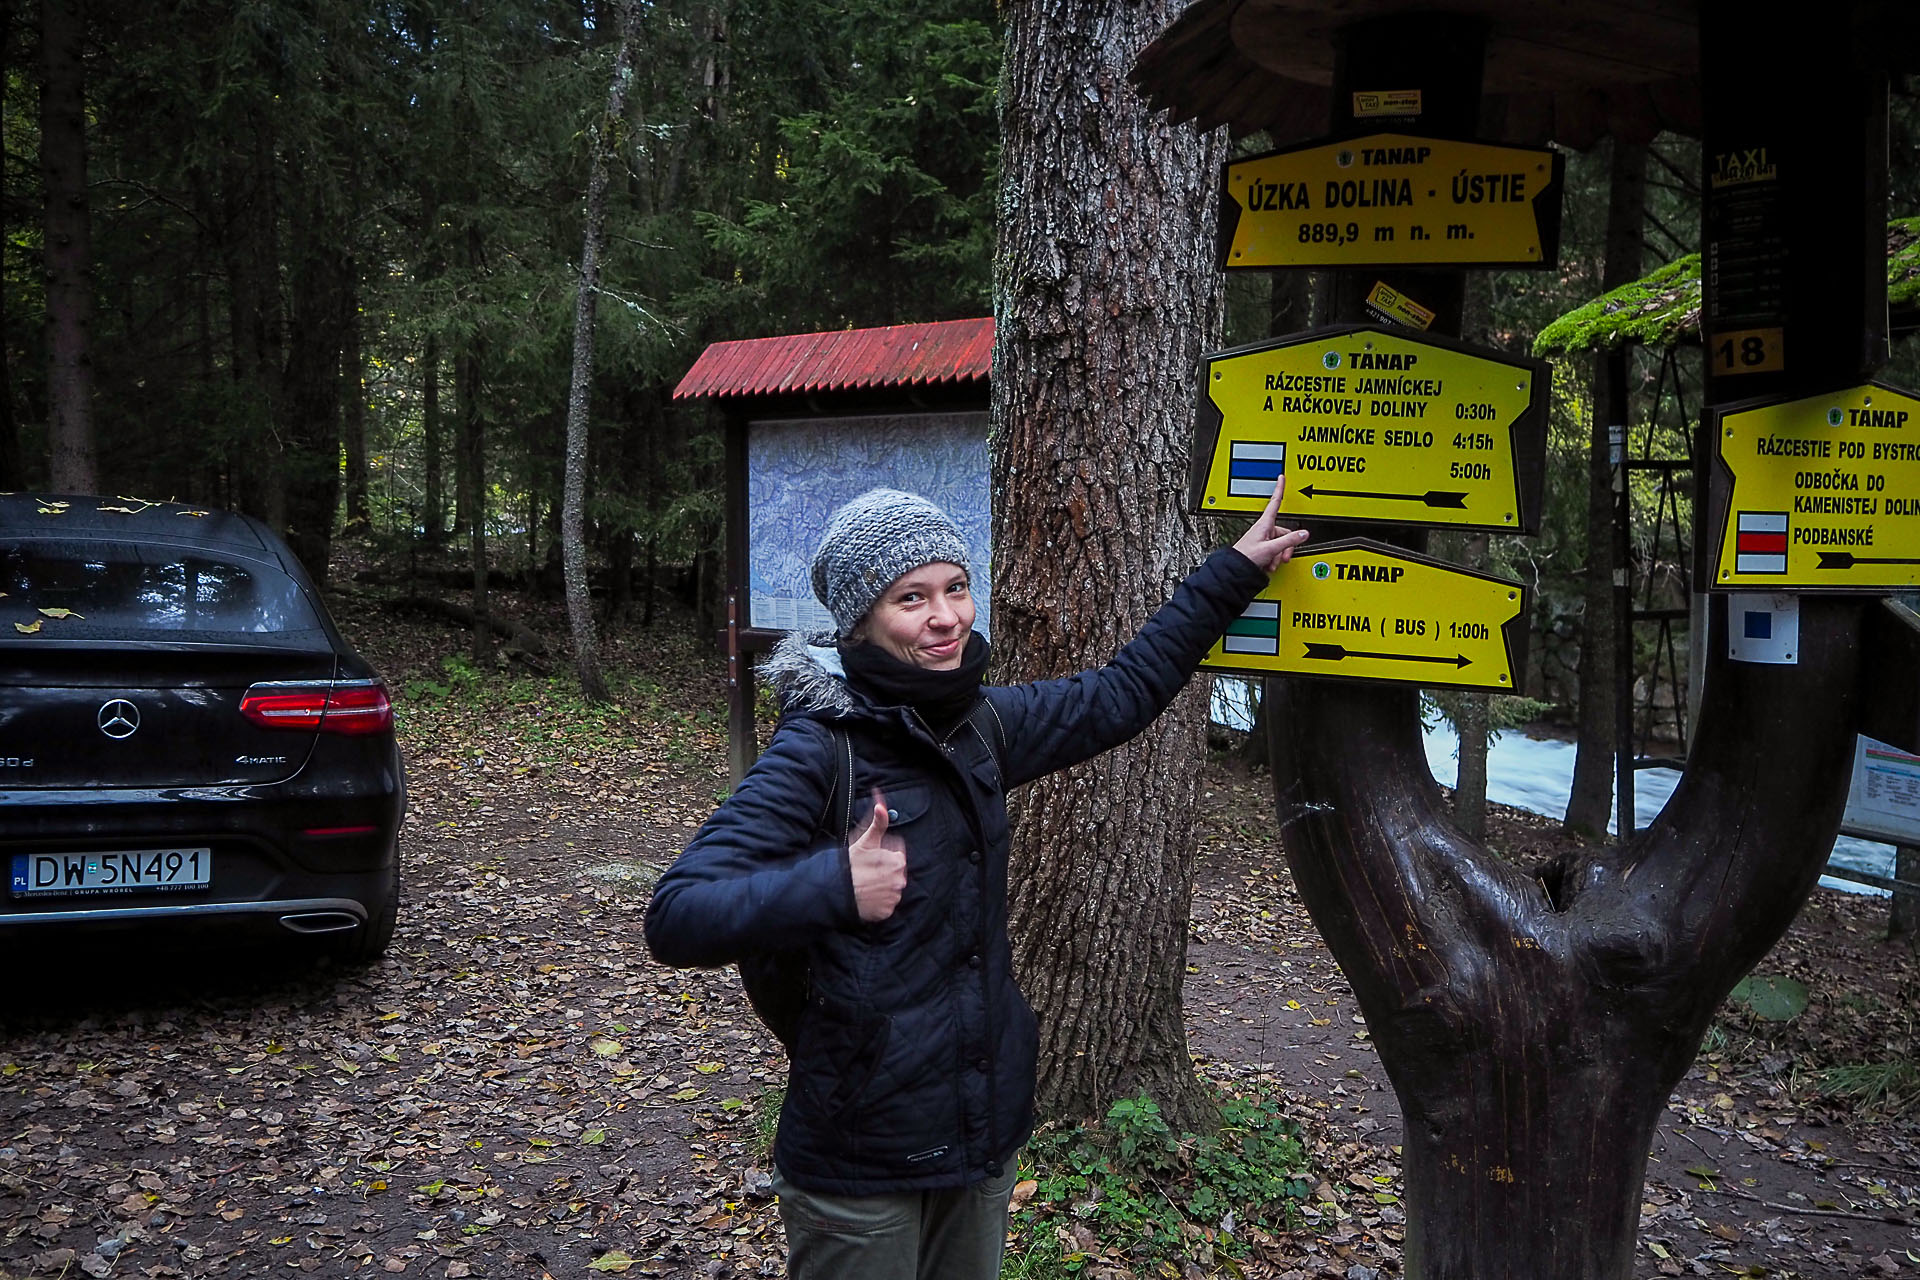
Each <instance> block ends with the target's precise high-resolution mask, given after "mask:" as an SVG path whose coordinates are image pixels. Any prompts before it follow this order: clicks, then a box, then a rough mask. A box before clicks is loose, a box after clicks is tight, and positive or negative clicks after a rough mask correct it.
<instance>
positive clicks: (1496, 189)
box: [1222, 134, 1560, 268]
mask: <svg viewBox="0 0 1920 1280" xmlns="http://www.w3.org/2000/svg"><path fill="white" fill-rule="evenodd" d="M1559 172H1560V161H1559V160H1558V158H1557V157H1556V156H1555V154H1554V153H1553V152H1551V151H1546V150H1537V149H1532V148H1523V147H1501V146H1494V145H1492V144H1488V143H1479V142H1455V141H1449V140H1446V139H1438V138H1415V137H1410V136H1406V135H1401V134H1375V135H1372V136H1370V137H1364V138H1355V139H1351V140H1348V141H1343V142H1334V143H1324V144H1319V145H1310V146H1307V147H1303V148H1293V149H1291V150H1287V151H1279V152H1274V153H1272V154H1269V155H1264V156H1255V157H1252V158H1250V159H1246V160H1236V161H1233V162H1231V163H1229V164H1228V165H1227V171H1226V173H1227V179H1226V195H1227V198H1226V201H1225V202H1224V204H1223V207H1222V216H1223V217H1224V218H1226V219H1227V221H1228V225H1229V228H1230V234H1229V236H1228V241H1229V243H1228V247H1227V254H1226V260H1225V263H1224V265H1225V266H1227V267H1228V268H1243V267H1312V266H1360V265H1369V264H1377V265H1388V264H1419V263H1434V264H1446V263H1460V264H1467V263H1479V264H1508V265H1514V266H1546V265H1550V264H1551V262H1552V260H1553V258H1554V257H1555V254H1556V251H1557V248H1558V245H1557V240H1558V229H1559V184H1558V182H1557V180H1556V179H1557V177H1558V174H1559Z"/></svg>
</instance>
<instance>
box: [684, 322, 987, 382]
mask: <svg viewBox="0 0 1920 1280" xmlns="http://www.w3.org/2000/svg"><path fill="white" fill-rule="evenodd" d="M992 367H993V320H992V319H991V318H987V319H981V320H943V321H940V322H939V323H937V324H896V325H891V326H889V327H887V328H884V329H842V330H839V331H836V332H833V333H790V334H783V335H782V336H780V337H777V338H749V339H745V340H743V341H740V342H716V343H714V344H713V345H712V346H710V347H708V348H707V349H706V350H705V351H702V352H701V353H700V358H699V359H698V360H696V361H694V362H693V368H691V369H689V370H687V376H686V377H684V378H682V379H680V385H679V386H677V387H675V388H674V389H673V398H674V399H675V400H695V399H699V398H701V397H703V396H705V397H712V398H714V399H726V398H729V397H735V398H744V397H747V396H780V395H804V394H807V393H810V392H818V391H859V390H865V389H868V388H873V387H925V386H935V385H938V384H941V383H961V382H984V381H985V380H986V378H987V375H988V373H989V372H990V371H991V369H992Z"/></svg>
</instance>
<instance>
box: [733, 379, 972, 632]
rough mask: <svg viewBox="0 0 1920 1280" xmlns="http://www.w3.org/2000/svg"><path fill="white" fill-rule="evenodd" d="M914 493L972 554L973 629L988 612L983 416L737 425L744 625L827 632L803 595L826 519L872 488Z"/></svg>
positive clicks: (809, 591) (826, 616) (825, 616)
mask: <svg viewBox="0 0 1920 1280" xmlns="http://www.w3.org/2000/svg"><path fill="white" fill-rule="evenodd" d="M881 485H885V486H887V487H889V488H894V489H905V490H906V491H908V492H909V493H917V494H919V495H921V496H922V497H924V498H926V499H928V500H929V501H931V502H932V503H933V504H934V505H935V506H938V507H939V508H940V509H941V510H943V511H945V512H946V513H947V514H948V515H949V516H951V517H953V521H954V523H955V524H956V525H958V526H959V528H960V532H961V534H962V536H964V537H965V538H966V540H967V547H968V550H970V551H971V552H972V553H973V598H974V605H975V609H976V611H977V618H976V621H975V622H974V628H975V629H976V630H978V631H979V632H980V633H981V634H983V635H984V634H987V633H988V628H989V624H990V623H991V620H992V613H993V584H992V573H991V568H990V564H989V561H990V559H991V554H992V548H991V546H990V544H989V530H990V527H991V525H992V511H991V507H990V503H989V501H988V494H989V493H990V491H991V487H990V485H989V482H988V477H987V415H986V414H985V413H966V412H962V413H903V414H873V415H859V416H847V417H837V418H758V419H755V420H753V421H752V422H749V423H748V424H747V605H748V614H747V619H746V621H747V623H748V625H750V626H753V627H758V628H765V629H768V630H775V631H804V632H808V633H814V632H820V631H831V630H833V615H832V614H830V613H828V612H827V611H826V609H825V608H824V607H823V606H822V605H821V604H820V602H819V601H818V600H816V599H815V598H814V595H813V580H812V577H811V572H812V564H813V553H814V549H815V548H816V547H818V546H819V544H820V535H821V534H822V533H823V532H825V530H826V527H827V518H828V517H829V516H831V515H832V514H833V512H834V510H835V508H837V507H839V506H840V504H841V503H843V502H845V501H847V500H848V499H849V498H853V497H856V496H858V495H859V494H862V493H865V492H866V491H867V490H869V489H872V488H875V487H877V486H881Z"/></svg>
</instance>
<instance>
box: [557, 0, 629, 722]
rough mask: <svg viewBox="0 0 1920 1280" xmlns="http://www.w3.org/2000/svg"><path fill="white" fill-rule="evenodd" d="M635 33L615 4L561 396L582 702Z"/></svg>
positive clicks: (600, 696) (570, 587)
mask: <svg viewBox="0 0 1920 1280" xmlns="http://www.w3.org/2000/svg"><path fill="white" fill-rule="evenodd" d="M639 31H640V6H639V3H638V0H621V3H620V49H619V52H618V53H616V54H615V55H614V59H613V84H612V85H611V87H609V88H608V90H607V110H606V114H605V115H604V116H602V117H601V119H600V120H599V122H598V123H596V124H594V125H593V126H592V127H590V128H589V129H588V130H587V148H588V151H589V154H590V165H589V168H588V173H587V217H586V234H585V235H584V236H583V237H582V241H583V243H582V245H581V249H580V287H579V291H578V293H577V295H576V296H575V299H574V309H573V382H572V385H571V386H570V387H569V389H568V392H567V479H566V489H565V497H564V498H563V500H562V506H561V515H560V559H561V563H562V565H563V567H564V569H565V572H566V582H567V621H568V623H569V624H570V625H571V626H572V629H573V669H574V671H575V672H576V673H577V674H578V675H579V677H580V692H581V693H582V694H584V695H585V696H586V698H587V701H589V702H605V701H606V700H607V678H606V676H605V675H604V674H603V673H602V672H601V670H600V641H599V638H598V637H597V636H596V635H595V634H594V618H593V601H592V599H591V598H590V597H589V596H588V594H587V543H586V529H585V523H586V515H585V512H586V495H587V426H588V417H589V410H590V409H591V408H592V403H593V320H594V310H595V308H596V307H597V306H598V305H599V302H600V246H601V243H602V241H603V240H604V239H605V237H606V222H607V168H608V165H609V163H610V162H611V159H612V157H611V155H610V153H611V152H613V151H615V150H616V149H617V148H618V146H619V138H620V135H621V132H622V124H623V119H624V116H625V114H626V105H627V90H628V89H629V88H630V87H631V86H632V83H633V54H634V49H633V46H634V40H635V39H636V38H637V36H638V35H639Z"/></svg>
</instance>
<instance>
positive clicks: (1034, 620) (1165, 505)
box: [993, 0, 1224, 1125]
mask: <svg viewBox="0 0 1920 1280" xmlns="http://www.w3.org/2000/svg"><path fill="white" fill-rule="evenodd" d="M1178 7H1179V5H1178V4H1177V3H1175V2H1173V0H1151V2H1150V3H1145V4H1130V3H1125V2H1124V0H1024V2H1021V3H1015V4H1010V5H1009V6H1007V7H1006V9H1005V10H1004V12H1005V14H1006V19H1007V33H1006V61H1005V71H1004V74H1003V76H1002V78H1001V82H1000V83H1001V97H1000V113H1001V137H1002V144H1003V147H1004V150H1003V153H1002V160H1001V166H1002V167H1001V197H1000V199H1001V215H1000V224H999V253H998V258H997V261H996V264H995V267H996V271H995V275H996V280H995V311H996V316H997V320H998V325H999V328H998V334H997V339H996V346H995V351H994V378H993V402H994V405H993V407H994V435H993V484H994V532H993V560H994V638H995V643H996V646H997V650H996V652H997V655H998V656H997V669H996V678H998V679H1002V680H1025V679H1031V678H1035V677H1040V676H1049V675H1059V674H1063V673H1066V672H1070V671H1073V670H1075V669H1077V668H1080V667H1084V666H1088V665H1091V664H1096V663H1100V662H1104V661H1106V660H1107V659H1109V658H1110V657H1112V655H1113V653H1114V651H1115V650H1116V649H1117V648H1118V647H1119V646H1120V645H1121V644H1123V643H1124V642H1125V641H1126V640H1127V639H1128V638H1129V637H1130V636H1131V635H1132V634H1133V632H1134V631H1135V629H1137V628H1138V627H1139V626H1140V625H1141V624H1142V623H1143V622H1145V621H1146V619H1147V617H1148V616H1149V615H1150V614H1151V613H1152V612H1153V610H1154V609H1155V608H1156V607H1157V606H1159V605H1160V604H1161V603H1162V602H1163V601H1164V600H1165V599H1166V598H1167V596H1168V594H1169V593H1170V592H1171V590H1172V588H1173V586H1174V585H1175V584H1176V583H1177V582H1178V581H1179V580H1180V578H1181V577H1182V575H1184V574H1185V573H1186V572H1187V571H1188V570H1189V569H1190V568H1192V566H1193V565H1194V563H1195V562H1196V561H1197V560H1198V558H1199V554H1200V545H1199V541H1198V539H1197V538H1196V536H1195V531H1194V528H1193V525H1192V523H1191V522H1190V520H1189V519H1188V517H1187V515H1186V513H1185V510H1184V507H1183V505H1182V501H1181V499H1182V495H1183V493H1184V489H1185V484H1186V475H1187V454H1188V444H1189V441H1188V436H1189V434H1190V431H1191V425H1192V424H1191V421H1190V419H1191V411H1192V402H1193V394H1194V391H1193V387H1194V379H1195V378H1196V376H1197V371H1198V368H1199V357H1200V355H1201V353H1202V351H1203V350H1204V349H1205V348H1206V347H1207V346H1208V345H1210V344H1211V343H1213V342H1214V341H1215V340H1216V337H1217V334H1218V332H1219V307H1218V302H1217V298H1216V292H1215V284H1214V280H1215V275H1214V270H1213V262H1212V254H1213V243H1214V197H1213V195H1212V192H1213V191H1214V188H1215V186H1216V185H1217V179H1218V165H1219V162H1220V161H1221V159H1222V158H1223V156H1224V147H1223V144H1222V140H1221V138H1220V137H1219V135H1217V134H1200V133H1196V132H1194V131H1193V130H1191V129H1189V128H1186V127H1172V126H1169V125H1167V124H1166V123H1165V121H1164V120H1163V119H1159V118H1150V117H1149V115H1148V113H1147V110H1146V107H1145V104H1144V103H1143V102H1142V101H1141V100H1140V98H1139V97H1138V96H1137V95H1136V93H1135V91H1134V90H1133V88H1132V86H1131V85H1129V84H1128V83H1127V79H1126V70H1127V65H1128V63H1129V61H1130V60H1131V59H1132V57H1133V56H1134V54H1135V53H1136V52H1137V51H1138V50H1139V48H1140V47H1141V46H1142V45H1144V44H1145V43H1146V41H1148V40H1149V39H1151V38H1152V37H1153V36H1154V35H1156V34H1157V33H1158V32H1159V31H1160V29H1161V28H1162V27H1163V26H1165V24H1166V22H1167V21H1168V19H1169V18H1170V17H1171V16H1172V14H1173V12H1174V11H1175V10H1177V9H1178ZM1195 193H1205V194H1204V195H1201V196H1196V194H1195ZM1206 683H1207V682H1205V681H1204V680H1203V681H1198V682H1196V683H1195V686H1194V687H1193V688H1191V689H1189V690H1188V691H1187V692H1186V693H1185V694H1183V695H1182V696H1181V697H1180V699H1179V700H1178V701H1176V703H1175V704H1174V706H1173V708H1172V709H1171V710H1170V711H1169V712H1168V713H1167V714H1166V715H1165V716H1164V717H1163V718H1162V719H1161V720H1160V721H1159V722H1158V723H1157V724H1156V725H1155V726H1154V727H1153V728H1152V729H1149V730H1148V731H1147V732H1146V733H1145V734H1143V735H1142V736H1141V737H1140V738H1138V739H1136V740H1135V741H1134V742H1132V743H1131V744H1129V745H1127V746H1125V747H1122V748H1121V749H1119V750H1117V751H1114V752H1112V753H1110V754H1108V755H1106V756H1103V757H1101V758H1100V759H1098V760H1095V761H1092V762H1090V763H1089V764H1086V765H1083V766H1080V767H1079V768H1076V769H1073V770H1070V771H1067V772H1066V773H1063V774H1058V775H1055V776H1053V777H1051V778H1048V779H1045V780H1042V781H1041V782H1038V783H1036V784H1034V785H1033V786H1032V787H1031V788H1030V789H1029V790H1028V792H1027V794H1026V795H1025V796H1024V797H1022V798H1021V800H1020V803H1019V805H1018V811H1017V814H1016V818H1017V821H1016V826H1015V833H1014V842H1013V865H1014V871H1013V875H1014V885H1013V926H1014V957H1015V963H1016V965H1017V967H1018V971H1019V974H1020V978H1021V982H1022V984H1023V986H1024V987H1025V989H1026V991H1027V994H1028V996H1029V998H1030V999H1031V1000H1032V1001H1033V1003H1034V1006H1035V1008H1036V1009H1037V1010H1038V1012H1039V1015H1040V1036H1041V1044H1040V1095H1039V1097H1040V1106H1041V1108H1042V1109H1043V1111H1045V1112H1047V1113H1049V1114H1052V1115H1057V1116H1086V1115H1095V1114H1101V1113H1104V1111H1105V1110H1106V1108H1107V1106H1108V1105H1109V1104H1110V1103H1111V1102H1112V1101H1113V1100H1115V1099H1116V1098H1119V1097H1122V1096H1128V1095H1132V1094H1135V1093H1138V1092H1140V1091H1143V1090H1144V1091H1146V1092H1147V1093H1149V1094H1151V1095H1152V1096H1154V1097H1155V1098H1156V1099H1158V1101H1159V1102H1160V1105H1161V1107H1162V1108H1163V1110H1164V1111H1165V1112H1166V1114H1167V1115H1168V1116H1169V1118H1170V1119H1171V1120H1172V1121H1173V1122H1174V1123H1176V1124H1180V1125H1193V1124H1196V1123H1199V1122H1201V1121H1202V1119H1203V1117H1204V1114H1205V1109H1204V1103H1203V1099H1202V1095H1201V1092H1200V1089H1199V1087H1198V1084H1197V1083H1196V1081H1195V1078H1194V1074H1193V1065H1192V1060H1191V1059H1190V1058H1189V1057H1188V1054H1187V1044H1186V1031H1185V1028H1184V1025H1183V1022H1182V1018H1181V1002H1180V987H1181V980H1182V977H1183V975H1184V973H1185V962H1186V941H1187V912H1188V907H1189V902H1190V898H1191V894H1192V887H1193V861H1194V857H1195V848H1196V838H1195V833H1194V827H1193V800H1194V790H1195V783H1196V778H1197V775H1198V771H1199V767H1200V763H1201V759H1202V756H1203V754H1204V748H1205V732H1206Z"/></svg>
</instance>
